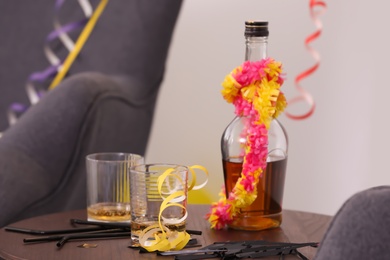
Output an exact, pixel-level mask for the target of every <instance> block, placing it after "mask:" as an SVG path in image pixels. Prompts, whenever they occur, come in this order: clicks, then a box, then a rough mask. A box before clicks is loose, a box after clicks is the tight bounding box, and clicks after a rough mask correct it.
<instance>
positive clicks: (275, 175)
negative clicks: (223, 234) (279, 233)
mask: <svg viewBox="0 0 390 260" xmlns="http://www.w3.org/2000/svg"><path fill="white" fill-rule="evenodd" d="M222 163H223V172H224V177H225V188H226V194H227V196H228V194H229V193H230V192H231V190H232V189H233V187H234V186H235V184H236V182H237V180H238V178H239V177H240V176H241V170H242V162H234V161H233V160H230V161H225V160H223V161H222ZM286 165H287V158H282V159H280V160H274V161H270V162H268V163H267V168H266V170H265V171H264V172H263V175H262V177H261V179H260V180H259V183H258V185H257V198H256V200H255V201H254V202H253V203H252V205H250V206H248V207H246V208H243V209H241V210H240V212H239V213H238V214H237V216H235V217H234V219H233V222H232V223H230V224H229V227H231V228H234V229H241V230H263V229H269V228H276V227H279V226H280V224H281V223H282V201H283V190H284V180H285V175H286Z"/></svg>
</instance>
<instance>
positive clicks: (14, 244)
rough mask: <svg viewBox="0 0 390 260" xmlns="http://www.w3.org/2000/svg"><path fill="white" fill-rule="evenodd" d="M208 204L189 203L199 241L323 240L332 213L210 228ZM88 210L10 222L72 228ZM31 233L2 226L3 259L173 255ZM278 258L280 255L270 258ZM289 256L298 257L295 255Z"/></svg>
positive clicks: (119, 241)
mask: <svg viewBox="0 0 390 260" xmlns="http://www.w3.org/2000/svg"><path fill="white" fill-rule="evenodd" d="M208 210H209V205H189V207H188V212H189V216H188V225H187V228H188V229H193V230H201V231H202V235H200V236H199V235H195V236H193V237H194V238H196V239H197V240H198V244H201V245H202V246H207V245H209V244H212V243H214V242H224V241H241V240H267V241H271V242H294V243H295V242H297V243H304V242H320V241H321V239H322V237H323V235H324V233H325V231H326V228H327V227H328V225H329V223H330V220H331V217H330V216H326V215H321V214H315V213H307V212H300V211H292V210H284V211H283V222H282V225H281V227H280V228H275V229H271V230H265V231H238V230H232V229H224V230H211V229H210V226H209V223H208V222H207V220H206V219H205V215H206V213H207V212H208ZM86 216H87V214H86V211H85V210H78V211H69V212H63V213H56V214H50V215H44V216H40V217H35V218H31V219H26V220H22V221H19V222H16V223H13V224H12V225H10V226H13V227H19V228H28V229H41V230H58V229H69V228H72V225H71V224H70V221H69V220H70V219H71V218H79V219H86ZM28 237H34V236H32V235H27V234H21V233H15V232H9V231H6V230H5V229H4V228H2V229H0V259H1V258H3V259H31V260H34V259H39V260H41V259H141V260H142V259H148V260H153V259H173V257H167V256H157V255H156V254H155V253H143V254H141V253H139V250H136V249H131V248H129V247H128V246H129V245H130V238H127V237H125V238H115V239H100V240H87V241H84V240H77V241H69V242H67V243H66V244H65V245H64V246H63V247H62V248H60V249H59V248H57V247H56V242H45V243H34V244H24V242H23V239H24V238H28ZM84 243H89V244H91V243H93V244H95V245H97V246H96V247H95V248H82V247H79V246H80V245H82V244H84ZM299 251H300V252H301V253H303V254H304V255H305V256H306V257H308V258H309V259H313V257H314V255H315V253H316V251H317V249H315V248H310V247H306V248H302V249H300V250H299ZM269 259H279V258H269ZM286 259H298V258H297V257H296V256H291V257H287V258H286Z"/></svg>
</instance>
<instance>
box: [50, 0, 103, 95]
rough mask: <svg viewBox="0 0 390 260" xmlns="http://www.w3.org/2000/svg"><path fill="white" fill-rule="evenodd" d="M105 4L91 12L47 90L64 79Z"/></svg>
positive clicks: (101, 2) (101, 3) (100, 4)
mask: <svg viewBox="0 0 390 260" xmlns="http://www.w3.org/2000/svg"><path fill="white" fill-rule="evenodd" d="M107 3H108V0H101V1H100V3H99V5H98V6H97V7H96V10H95V11H94V12H93V14H92V16H91V18H90V19H89V20H88V23H87V24H86V25H85V27H84V29H83V31H82V32H81V34H80V36H79V38H78V39H77V41H76V43H75V46H74V48H73V50H72V51H71V52H69V54H68V56H67V57H66V59H65V61H64V64H62V66H61V69H60V71H59V72H58V73H57V75H56V76H55V78H54V80H53V81H52V83H51V84H50V86H49V90H51V89H53V88H55V87H56V86H57V85H58V84H59V83H60V82H61V80H62V79H63V78H64V76H65V75H66V73H67V72H68V70H69V68H70V66H71V65H72V63H73V62H74V60H75V59H76V57H77V55H78V54H79V53H80V51H81V49H82V48H83V46H84V44H85V42H86V41H87V39H88V37H89V35H90V34H91V32H92V30H93V28H94V27H95V25H96V22H97V20H98V19H99V17H100V15H101V14H102V13H103V11H104V9H105V8H106V5H107Z"/></svg>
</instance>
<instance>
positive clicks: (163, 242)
mask: <svg viewBox="0 0 390 260" xmlns="http://www.w3.org/2000/svg"><path fill="white" fill-rule="evenodd" d="M187 168H188V170H189V172H190V173H191V177H192V181H191V183H190V185H188V186H187V187H186V183H187V181H186V180H183V178H181V176H179V175H178V174H177V173H176V172H175V169H174V168H169V169H167V170H165V172H164V173H163V174H162V175H161V176H159V177H158V179H157V187H158V193H159V195H160V196H161V198H163V199H164V200H163V202H162V203H161V206H160V211H159V214H158V224H155V225H151V226H149V227H147V228H145V229H144V230H143V231H142V232H141V234H140V235H139V244H140V246H141V247H143V248H145V249H146V250H147V251H148V252H153V251H168V250H181V249H183V248H184V247H185V246H186V245H187V243H188V241H189V240H190V235H189V234H188V233H187V232H186V231H172V230H170V229H169V228H168V227H167V226H166V225H175V224H180V223H182V222H184V221H185V220H186V219H187V217H188V212H187V209H186V207H185V204H184V205H183V204H181V203H180V202H183V201H185V200H186V199H187V196H186V193H187V192H188V191H190V190H197V189H201V188H203V187H204V186H205V185H206V184H207V182H208V178H206V181H204V182H203V183H202V184H199V185H196V172H195V169H198V170H201V171H203V172H204V173H205V174H206V176H207V177H208V171H207V169H206V168H205V167H203V166H201V165H193V166H189V167H187ZM168 177H170V178H171V177H173V178H175V179H177V181H178V182H179V185H178V186H177V185H175V186H174V187H169V188H171V189H170V190H169V191H163V184H164V183H165V182H166V179H167V178H168ZM187 178H188V176H187ZM178 187H180V189H179V188H178ZM168 194H169V195H168ZM166 195H168V196H167V197H165V196H166ZM169 207H180V208H182V209H183V210H184V211H185V213H184V215H183V217H181V218H179V219H167V218H164V217H163V216H162V213H163V212H164V210H165V209H167V208H169ZM163 223H164V224H163Z"/></svg>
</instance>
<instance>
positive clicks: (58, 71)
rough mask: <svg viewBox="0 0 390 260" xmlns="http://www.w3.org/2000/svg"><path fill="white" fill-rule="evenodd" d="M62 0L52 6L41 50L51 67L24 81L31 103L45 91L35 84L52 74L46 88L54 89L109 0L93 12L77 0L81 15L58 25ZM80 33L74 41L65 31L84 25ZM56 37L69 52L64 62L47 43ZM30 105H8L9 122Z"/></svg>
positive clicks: (82, 0) (89, 5)
mask: <svg viewBox="0 0 390 260" xmlns="http://www.w3.org/2000/svg"><path fill="white" fill-rule="evenodd" d="M64 2H65V0H56V2H55V6H54V11H55V12H54V21H53V26H54V31H52V32H50V33H49V34H48V35H47V37H46V39H45V42H44V46H43V50H44V53H45V56H46V59H47V60H48V61H49V63H50V66H49V67H47V68H46V69H45V70H43V71H39V72H34V73H32V74H31V75H30V76H29V77H28V79H27V83H26V92H27V96H28V99H29V102H30V104H31V105H34V104H36V103H38V102H39V100H40V98H41V97H42V96H43V94H44V92H45V91H44V90H40V91H38V90H37V88H36V86H35V85H34V83H43V82H45V81H46V80H48V79H50V78H51V77H54V76H56V75H57V76H56V77H55V78H54V81H53V82H52V83H51V85H50V86H49V89H53V88H54V87H55V86H56V85H58V84H59V83H60V82H61V80H62V79H63V77H64V75H65V74H66V72H67V71H68V70H69V68H70V66H71V65H72V63H73V61H74V59H75V58H76V57H77V55H78V54H79V52H80V50H81V48H82V47H83V45H84V43H85V42H86V40H87V39H88V37H89V35H90V33H91V31H92V30H93V28H94V26H95V24H96V22H97V20H98V18H99V16H100V15H101V13H102V12H103V10H104V8H105V6H106V5H107V2H108V0H101V1H100V3H99V5H98V6H97V8H96V10H95V11H94V12H93V9H92V6H91V4H90V2H89V1H88V0H78V2H79V5H80V7H81V9H82V11H83V13H84V16H85V17H84V18H83V19H81V20H80V21H77V22H72V23H68V24H65V25H62V24H60V22H59V19H58V17H59V12H60V10H61V7H62V5H63V4H64ZM83 27H84V29H83V30H82V32H81V34H80V36H79V37H78V39H77V42H76V43H74V42H73V40H72V39H71V38H70V36H69V35H68V34H67V33H69V32H71V31H73V30H76V29H79V28H83ZM55 39H58V40H60V42H61V43H62V44H63V46H64V47H65V48H66V49H67V50H68V51H69V54H68V57H67V58H66V60H65V62H64V64H63V63H62V61H61V60H60V58H59V57H57V55H56V54H55V52H54V51H53V50H52V49H51V48H50V42H52V41H53V40H55ZM28 108H29V105H25V104H20V103H13V104H11V106H10V107H9V108H8V112H7V116H8V123H9V125H13V124H15V123H16V122H17V120H18V118H19V116H20V115H21V114H23V113H24V112H25V111H26V110H27V109H28Z"/></svg>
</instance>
